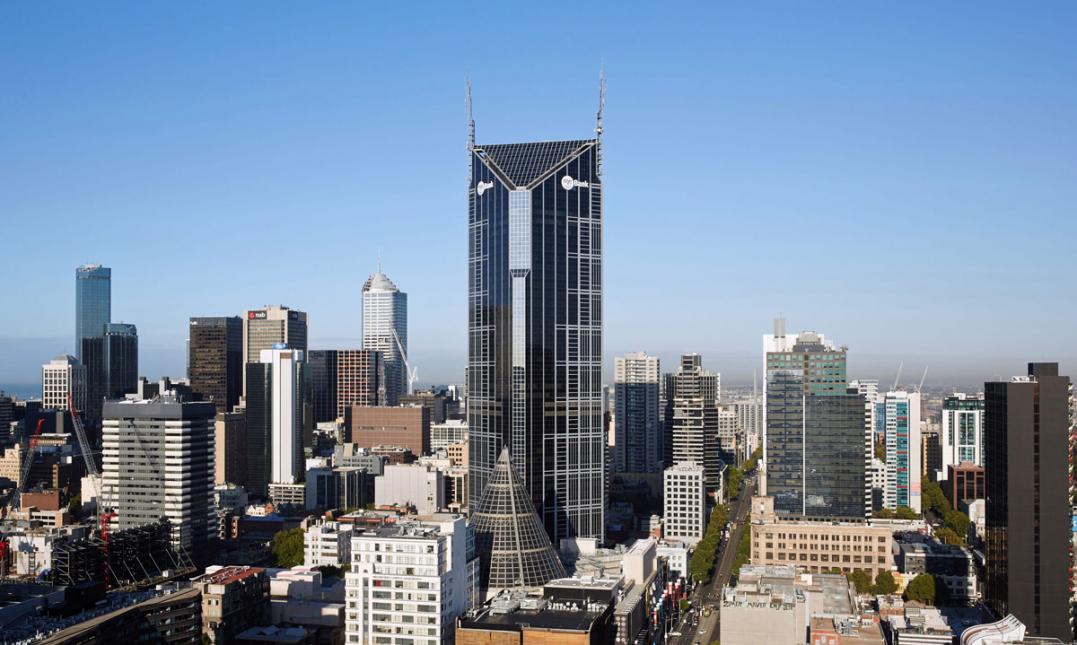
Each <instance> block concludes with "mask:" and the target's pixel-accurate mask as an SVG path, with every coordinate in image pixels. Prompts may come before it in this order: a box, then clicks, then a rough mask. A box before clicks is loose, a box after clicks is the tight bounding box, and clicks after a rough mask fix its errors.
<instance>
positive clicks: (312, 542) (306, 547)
mask: <svg viewBox="0 0 1077 645" xmlns="http://www.w3.org/2000/svg"><path fill="white" fill-rule="evenodd" d="M354 531H355V527H354V526H353V525H351V524H341V523H340V522H332V521H322V522H317V523H315V524H311V525H310V526H308V527H307V530H306V533H305V534H304V536H303V562H304V564H306V565H307V566H308V567H321V566H334V567H343V566H345V565H347V564H348V563H349V562H351V559H352V542H351V540H352V533H353V532H354Z"/></svg>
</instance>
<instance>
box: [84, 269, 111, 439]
mask: <svg viewBox="0 0 1077 645" xmlns="http://www.w3.org/2000/svg"><path fill="white" fill-rule="evenodd" d="M111 317H112V269H109V268H108V267H103V266H101V265H99V264H87V265H83V266H80V267H78V268H77V269H75V356H76V357H77V358H78V359H79V361H80V362H81V363H82V364H83V365H84V366H85V367H86V400H85V404H84V406H83V407H82V408H80V410H79V411H80V412H82V413H83V418H84V420H85V421H86V423H87V425H88V426H89V427H90V429H91V430H93V429H95V428H96V427H97V426H98V425H99V424H100V422H101V401H102V400H103V399H104V398H105V380H106V369H105V347H104V342H105V341H104V338H105V325H107V324H108V323H109V322H110V321H111Z"/></svg>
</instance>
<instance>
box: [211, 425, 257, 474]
mask: <svg viewBox="0 0 1077 645" xmlns="http://www.w3.org/2000/svg"><path fill="white" fill-rule="evenodd" d="M213 445H214V452H215V453H216V455H217V461H216V470H215V471H214V478H213V479H214V482H215V483H217V484H240V483H243V482H244V481H246V475H247V467H246V464H247V447H248V445H249V443H248V439H247V414H246V411H245V410H243V409H242V408H240V409H238V410H235V411H232V412H217V416H216V418H215V419H214V422H213Z"/></svg>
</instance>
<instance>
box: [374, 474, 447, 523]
mask: <svg viewBox="0 0 1077 645" xmlns="http://www.w3.org/2000/svg"><path fill="white" fill-rule="evenodd" d="M374 504H375V506H383V505H384V506H391V505H393V504H399V505H400V506H414V507H415V512H416V513H418V514H420V515H428V514H430V513H437V512H438V511H440V510H442V509H443V508H445V475H444V473H442V472H441V471H440V470H438V469H437V467H436V466H434V465H432V464H422V463H413V464H394V465H390V466H386V467H385V472H384V474H382V475H380V476H378V477H377V478H376V479H375V480H374Z"/></svg>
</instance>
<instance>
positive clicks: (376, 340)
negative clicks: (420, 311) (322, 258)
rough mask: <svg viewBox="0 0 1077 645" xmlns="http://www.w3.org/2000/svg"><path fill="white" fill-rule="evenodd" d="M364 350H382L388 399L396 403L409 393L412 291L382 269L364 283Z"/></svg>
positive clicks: (388, 401) (379, 267) (386, 396)
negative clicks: (409, 317)
mask: <svg viewBox="0 0 1077 645" xmlns="http://www.w3.org/2000/svg"><path fill="white" fill-rule="evenodd" d="M363 349H372V350H376V351H379V352H381V355H382V361H383V364H384V365H385V399H386V402H387V404H388V405H396V404H397V403H398V402H399V400H400V397H401V395H404V394H408V390H409V386H410V382H409V379H408V367H407V366H408V294H406V293H404V292H403V291H401V290H399V289H397V288H396V285H395V284H393V281H392V280H390V279H389V278H388V277H387V276H386V275H385V274H384V273H382V272H381V262H379V263H378V270H377V271H375V272H374V273H372V274H370V277H369V278H367V281H366V282H365V283H363Z"/></svg>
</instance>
